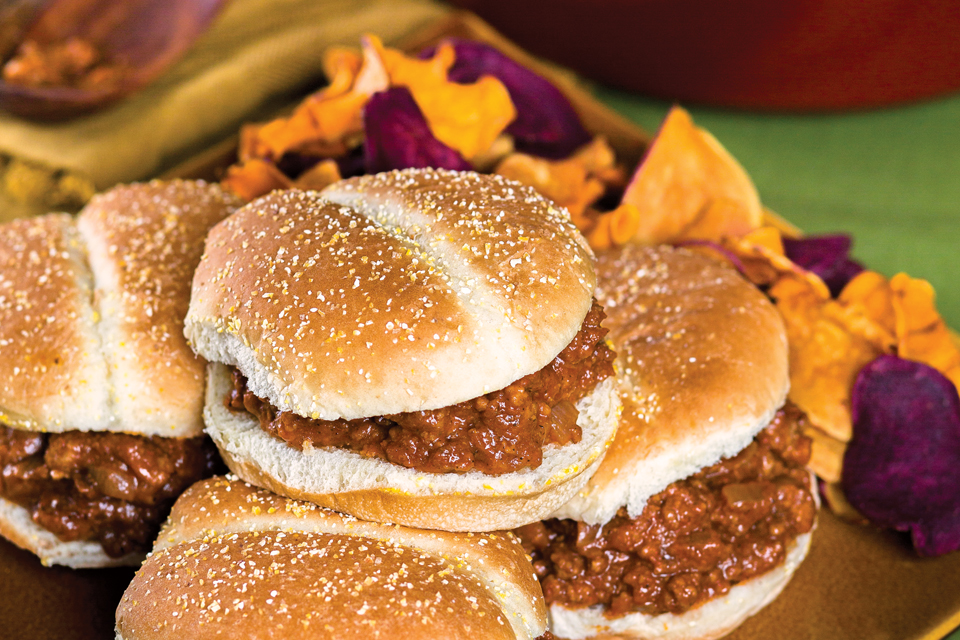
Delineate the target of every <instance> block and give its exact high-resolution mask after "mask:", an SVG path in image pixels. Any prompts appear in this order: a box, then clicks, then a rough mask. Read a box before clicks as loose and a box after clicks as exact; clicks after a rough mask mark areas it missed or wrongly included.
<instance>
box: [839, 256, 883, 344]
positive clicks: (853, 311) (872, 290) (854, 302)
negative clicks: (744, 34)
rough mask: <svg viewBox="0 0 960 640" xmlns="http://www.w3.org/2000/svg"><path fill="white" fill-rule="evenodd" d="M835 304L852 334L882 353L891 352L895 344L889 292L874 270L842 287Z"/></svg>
mask: <svg viewBox="0 0 960 640" xmlns="http://www.w3.org/2000/svg"><path fill="white" fill-rule="evenodd" d="M837 302H838V303H839V305H840V307H841V308H843V309H844V312H845V314H846V318H847V320H846V322H847V326H849V327H850V329H851V330H852V331H855V332H856V333H859V334H860V335H862V336H863V337H864V338H866V339H867V340H869V341H870V342H872V343H873V344H874V345H876V346H877V348H879V349H881V350H882V351H883V352H884V353H893V350H894V348H895V347H896V344H897V338H896V336H895V335H894V311H893V292H892V291H891V289H890V283H889V282H888V281H887V279H886V278H885V277H884V276H882V275H881V274H879V273H877V272H876V271H862V272H860V273H859V274H858V275H856V276H855V277H854V278H853V280H851V281H850V282H848V283H847V285H846V286H845V287H844V288H843V290H842V291H841V292H840V295H839V296H838V298H837Z"/></svg>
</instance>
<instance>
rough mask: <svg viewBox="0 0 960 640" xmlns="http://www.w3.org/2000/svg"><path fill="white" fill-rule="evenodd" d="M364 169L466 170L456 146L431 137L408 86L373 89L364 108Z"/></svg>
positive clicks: (465, 164)
mask: <svg viewBox="0 0 960 640" xmlns="http://www.w3.org/2000/svg"><path fill="white" fill-rule="evenodd" d="M363 129H364V131H365V132H366V137H365V143H364V160H365V163H366V167H367V172H369V173H377V172H380V171H389V170H391V169H406V168H408V167H417V168H425V167H433V168H435V169H459V170H469V169H470V168H471V167H470V163H468V162H467V161H466V160H464V159H463V156H461V155H460V154H459V153H457V151H456V150H455V149H451V148H450V147H448V146H447V145H445V144H443V143H442V142H440V141H439V140H437V139H436V138H434V137H433V134H432V133H431V132H430V127H429V126H428V125H427V121H426V119H425V118H424V117H423V113H422V112H421V111H420V107H418V106H417V103H416V102H415V101H414V99H413V96H412V95H411V94H410V90H409V89H407V88H406V87H396V88H394V89H388V90H386V91H381V92H380V93H375V94H373V96H371V98H370V100H369V101H368V102H367V105H366V107H365V108H364V110H363Z"/></svg>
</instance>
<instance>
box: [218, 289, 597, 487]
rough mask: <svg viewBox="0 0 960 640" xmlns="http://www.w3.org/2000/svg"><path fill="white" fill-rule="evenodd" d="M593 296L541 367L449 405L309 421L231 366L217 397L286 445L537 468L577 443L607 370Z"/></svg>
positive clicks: (400, 460) (452, 469) (465, 466)
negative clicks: (573, 330) (550, 451)
mask: <svg viewBox="0 0 960 640" xmlns="http://www.w3.org/2000/svg"><path fill="white" fill-rule="evenodd" d="M604 317H605V316H604V314H603V310H602V309H601V307H600V305H599V304H597V302H596V300H594V302H593V306H592V307H591V309H590V312H589V313H588V314H587V317H586V318H585V319H584V321H583V324H582V325H581V327H580V331H579V332H578V333H577V335H576V337H574V339H573V340H572V341H571V342H570V344H568V345H567V346H566V348H564V350H563V351H561V352H560V354H559V355H557V357H556V358H554V360H553V361H552V362H551V363H550V364H548V365H547V366H545V367H544V368H543V369H540V370H539V371H537V372H535V373H532V374H530V375H528V376H525V377H523V378H521V379H520V380H517V381H516V382H514V383H513V384H511V385H509V386H508V387H506V388H504V389H501V390H499V391H494V392H492V393H488V394H486V395H484V396H480V397H479V398H474V399H472V400H467V401H465V402H461V403H459V404H456V405H452V406H449V407H443V408H440V409H433V410H430V411H416V412H410V413H399V414H394V415H388V416H376V417H372V418H361V419H358V420H313V419H310V418H304V417H302V416H299V415H297V414H295V413H292V412H289V411H278V410H277V408H276V407H274V406H272V405H270V404H269V402H268V401H266V400H264V399H262V398H259V397H257V396H256V395H254V394H253V393H252V392H251V391H249V390H248V389H247V381H246V379H245V378H244V377H243V375H242V374H241V373H240V372H239V371H237V370H234V371H233V389H232V390H231V392H230V393H229V395H228V396H227V398H226V399H225V403H226V406H227V407H229V408H230V409H233V410H235V411H247V412H249V413H251V414H252V415H253V416H255V417H256V418H257V419H258V420H259V421H260V427H261V428H262V429H263V430H264V431H266V432H267V433H269V434H271V435H272V436H274V437H276V438H280V439H281V440H283V441H285V442H286V443H287V444H288V445H290V446H291V447H294V448H296V449H300V450H303V449H304V448H305V447H336V448H342V449H347V450H349V451H353V452H356V453H359V454H360V455H362V456H365V457H370V458H379V459H381V460H386V461H388V462H391V463H393V464H398V465H401V466H403V467H407V468H411V469H416V470H418V471H425V472H430V473H466V472H468V471H482V472H483V473H486V474H488V475H500V474H504V473H511V472H514V471H519V470H520V469H526V468H536V467H539V466H540V464H541V462H542V461H543V447H544V446H546V445H549V444H555V445H565V444H568V443H576V442H580V438H581V436H582V434H581V430H580V427H578V426H577V417H578V413H577V409H576V407H575V406H574V405H575V403H576V402H577V401H579V400H580V399H582V398H583V397H584V396H586V395H587V394H588V393H590V391H592V390H593V389H594V387H596V385H597V383H599V382H600V381H601V380H603V379H604V378H607V377H608V376H610V375H613V358H614V354H613V352H612V351H611V350H610V349H609V348H608V347H607V345H606V344H605V343H604V341H603V338H604V336H605V335H606V334H607V330H606V329H604V328H602V327H601V326H600V322H601V321H602V320H603V318H604Z"/></svg>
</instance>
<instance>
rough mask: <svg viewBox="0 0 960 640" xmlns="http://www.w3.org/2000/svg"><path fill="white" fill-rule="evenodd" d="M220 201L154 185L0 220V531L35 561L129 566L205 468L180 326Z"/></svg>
mask: <svg viewBox="0 0 960 640" xmlns="http://www.w3.org/2000/svg"><path fill="white" fill-rule="evenodd" d="M235 208H236V202H235V201H234V199H233V198H231V197H229V196H228V195H226V194H224V193H223V192H221V190H220V189H219V188H218V187H216V186H213V185H207V184H204V183H198V182H171V183H160V182H155V183H150V184H140V185H130V186H122V187H117V188H116V189H113V190H112V191H109V192H107V193H104V194H102V195H99V196H96V197H95V198H94V199H93V200H92V201H91V202H90V204H89V205H88V206H87V207H86V208H85V209H84V210H83V212H82V213H81V214H80V215H79V218H77V219H74V218H72V217H70V216H67V215H48V216H44V217H41V218H35V219H30V220H21V221H16V222H13V223H10V224H8V225H5V226H3V227H2V228H0V269H2V270H0V357H2V359H3V364H4V366H3V368H2V369H0V422H2V426H0V467H2V469H3V475H2V478H0V533H2V534H3V535H4V536H5V537H7V538H8V539H10V540H11V541H13V542H14V543H16V544H18V545H20V546H22V547H24V548H26V549H29V550H31V551H33V552H34V553H36V554H37V555H38V556H40V558H41V560H42V561H43V562H44V563H47V564H50V563H56V564H66V565H69V566H73V567H96V566H109V565H115V564H135V563H139V561H140V559H141V558H142V557H143V553H144V552H145V551H147V550H148V549H149V545H150V543H151V542H152V540H153V537H154V536H155V534H156V532H157V530H158V529H159V527H160V524H161V523H162V520H163V518H164V517H165V516H166V513H167V511H168V510H169V507H170V505H171V504H172V503H173V501H174V499H175V498H176V496H177V495H178V494H179V493H180V492H181V491H182V490H183V489H184V488H186V487H187V486H189V485H190V484H192V483H193V482H195V481H196V480H198V479H200V478H202V477H205V476H207V475H209V474H210V473H211V472H212V469H213V464H214V460H215V457H216V454H215V451H214V450H213V448H212V447H210V446H209V445H206V444H205V443H204V439H203V437H202V420H201V409H202V402H203V378H204V375H203V374H204V369H203V367H204V364H203V363H202V361H200V360H199V359H198V358H197V357H196V356H195V355H194V354H193V353H192V352H191V350H190V349H189V347H188V345H187V344H186V341H185V339H184V338H183V335H182V327H183V316H184V315H185V313H186V308H187V304H188V301H189V290H190V277H191V274H192V273H193V270H194V268H195V267H196V264H197V262H198V261H199V259H200V254H201V252H202V248H203V238H204V236H205V235H206V232H207V230H208V229H209V228H210V227H211V226H213V225H214V224H215V223H217V222H219V221H220V220H221V219H223V218H224V217H226V216H227V215H229V214H230V213H232V211H233V210H234V209H235Z"/></svg>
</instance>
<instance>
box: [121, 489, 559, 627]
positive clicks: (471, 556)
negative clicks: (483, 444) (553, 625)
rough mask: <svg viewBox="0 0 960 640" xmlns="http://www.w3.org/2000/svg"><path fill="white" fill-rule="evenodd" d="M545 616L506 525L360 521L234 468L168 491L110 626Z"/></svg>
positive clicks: (537, 623) (499, 621) (519, 620)
mask: <svg viewBox="0 0 960 640" xmlns="http://www.w3.org/2000/svg"><path fill="white" fill-rule="evenodd" d="M545 626H546V619H545V608H544V605H543V599H542V597H541V595H540V589H539V586H538V585H537V582H536V578H535V577H534V576H533V574H532V572H531V568H530V564H529V562H528V561H527V559H526V556H525V555H524V553H523V549H522V548H521V547H520V545H519V544H518V543H517V541H516V539H515V538H514V537H513V536H512V535H511V534H509V533H492V534H453V533H446V532H436V531H421V530H416V529H409V528H406V527H400V526H395V525H382V524H374V523H370V522H363V521H360V520H355V519H353V518H351V517H349V516H343V515H340V514H337V513H334V512H332V511H328V510H326V509H322V508H319V507H316V506H315V505H313V504H309V503H304V502H297V501H293V500H289V499H284V498H281V497H279V496H276V495H274V494H271V493H269V492H267V491H263V490H260V489H256V488H253V487H251V486H250V485H248V484H246V483H243V482H240V481H238V480H237V479H236V478H214V479H211V480H207V481H205V482H203V483H200V484H197V485H195V486H194V487H192V488H191V489H189V490H188V491H187V492H186V493H185V494H184V495H183V496H182V497H181V498H180V500H179V501H178V502H177V504H176V505H175V507H174V510H173V512H172V514H171V516H170V519H169V521H168V523H167V525H166V527H165V528H164V530H163V531H162V532H161V534H160V536H159V538H158V539H157V543H156V547H155V548H154V551H153V553H152V554H151V555H150V557H149V558H148V560H147V561H146V563H144V565H143V567H142V568H141V569H140V571H138V572H137V575H136V576H135V577H134V579H133V582H132V583H131V584H130V586H129V587H128V588H127V590H126V592H125V593H124V595H123V598H122V600H121V602H120V605H119V607H118V608H117V638H118V639H120V640H165V639H171V640H172V639H178V640H183V639H187V638H189V639H190V640H205V639H207V638H211V639H212V638H222V637H244V638H250V639H259V638H276V637H283V638H285V639H288V640H297V639H300V638H304V639H306V638H411V639H416V638H424V639H425V640H426V639H428V638H429V639H433V638H450V639H451V640H456V639H464V640H467V639H470V640H474V639H478V638H484V639H485V640H486V639H504V640H507V639H511V640H512V639H523V640H527V639H530V638H536V637H539V636H540V635H541V634H542V633H543V632H544V629H545Z"/></svg>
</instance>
